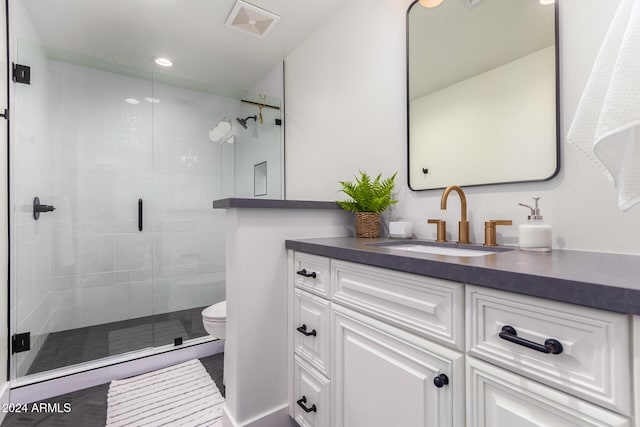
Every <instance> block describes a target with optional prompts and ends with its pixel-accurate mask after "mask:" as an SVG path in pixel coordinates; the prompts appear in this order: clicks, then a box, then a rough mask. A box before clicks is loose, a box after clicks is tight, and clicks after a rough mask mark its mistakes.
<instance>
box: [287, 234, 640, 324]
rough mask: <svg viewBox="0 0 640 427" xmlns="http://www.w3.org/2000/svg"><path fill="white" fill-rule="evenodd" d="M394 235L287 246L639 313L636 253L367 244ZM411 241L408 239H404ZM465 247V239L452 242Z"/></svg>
mask: <svg viewBox="0 0 640 427" xmlns="http://www.w3.org/2000/svg"><path fill="white" fill-rule="evenodd" d="M392 241H393V242H397V241H398V240H397V239H393V240H392V239H382V238H381V239H357V238H355V237H335V238H322V239H304V240H287V241H286V247H287V249H294V250H297V251H300V252H306V253H310V254H315V255H321V256H326V257H330V258H335V259H341V260H345V261H352V262H357V263H361V264H366V265H372V266H376V267H382V268H389V269H393V270H399V271H405V272H408V273H416V274H420V275H424V276H432V277H439V278H443V279H449V280H455V281H457V282H462V283H468V284H473V285H479V286H485V287H489V288H494V289H502V290H505V291H510V292H516V293H520V294H525V295H532V296H536V297H542V298H547V299H551V300H556V301H563V302H568V303H572V304H579V305H583V306H587V307H594V308H599V309H603V310H609V311H615V312H619V313H625V314H637V315H640V256H635V255H618V254H608V253H599V252H581V251H567V250H554V251H553V252H551V253H539V252H526V251H521V250H519V249H517V248H515V249H513V250H510V251H506V252H500V253H497V254H491V255H487V256H482V257H457V256H444V255H431V254H423V253H413V252H411V253H408V252H406V251H400V250H397V249H392V248H388V247H376V246H372V245H371V244H372V243H373V244H375V243H381V242H392ZM404 242H405V243H411V242H412V240H405V241H404ZM451 246H454V247H463V248H469V247H470V246H469V245H460V246H458V245H455V244H453V245H451Z"/></svg>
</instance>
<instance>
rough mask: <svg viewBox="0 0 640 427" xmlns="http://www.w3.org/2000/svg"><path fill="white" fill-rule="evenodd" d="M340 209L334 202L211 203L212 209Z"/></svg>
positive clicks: (248, 200) (233, 199)
mask: <svg viewBox="0 0 640 427" xmlns="http://www.w3.org/2000/svg"><path fill="white" fill-rule="evenodd" d="M229 208H245V209H341V208H340V206H339V205H338V204H337V203H336V202H319V201H315V200H275V199H242V198H237V197H234V198H230V199H220V200H214V201H213V209H229Z"/></svg>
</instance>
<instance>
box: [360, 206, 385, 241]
mask: <svg viewBox="0 0 640 427" xmlns="http://www.w3.org/2000/svg"><path fill="white" fill-rule="evenodd" d="M356 237H365V238H374V237H380V214H379V213H374V212H356Z"/></svg>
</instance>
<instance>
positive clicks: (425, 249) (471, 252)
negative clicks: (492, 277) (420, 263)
mask: <svg viewBox="0 0 640 427" xmlns="http://www.w3.org/2000/svg"><path fill="white" fill-rule="evenodd" d="M375 246H378V247H383V248H387V249H395V250H399V251H408V252H421V253H425V254H435V255H447V256H459V257H475V256H487V255H491V254H495V253H498V252H497V251H496V252H494V251H490V250H488V251H484V250H476V249H462V248H450V247H446V246H429V245H413V244H406V245H398V244H390V245H375Z"/></svg>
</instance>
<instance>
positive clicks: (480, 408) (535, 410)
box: [466, 357, 631, 427]
mask: <svg viewBox="0 0 640 427" xmlns="http://www.w3.org/2000/svg"><path fill="white" fill-rule="evenodd" d="M466 402H467V424H466V425H467V426H468V427H502V426H558V427H559V426H567V427H569V426H581V427H588V426H592V427H596V426H597V427H602V426H616V427H629V426H631V422H630V420H629V419H628V418H626V417H623V416H622V415H618V414H616V413H614V412H611V411H608V410H606V409H603V408H601V407H599V406H596V405H593V404H591V403H588V402H585V401H584V400H581V399H578V398H577V397H573V396H569V395H567V394H565V393H562V392H560V391H557V390H554V389H552V388H550V387H547V386H544V385H542V384H539V383H537V382H536V381H532V380H529V379H526V378H522V377H521V376H518V375H515V374H513V373H511V372H508V371H506V370H504V369H501V368H498V367H496V366H493V365H491V364H489V363H485V362H481V361H479V360H476V359H474V358H473V357H467V399H466Z"/></svg>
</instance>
